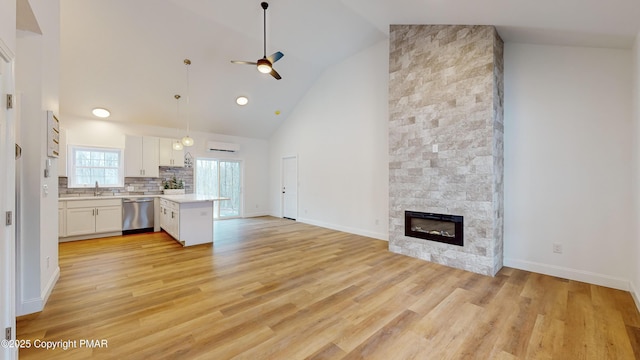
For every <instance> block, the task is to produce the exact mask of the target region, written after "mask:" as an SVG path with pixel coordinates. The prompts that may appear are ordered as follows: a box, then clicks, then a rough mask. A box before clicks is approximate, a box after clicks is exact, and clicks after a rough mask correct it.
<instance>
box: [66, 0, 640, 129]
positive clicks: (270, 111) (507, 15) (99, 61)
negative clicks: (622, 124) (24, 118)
mask: <svg viewBox="0 0 640 360" xmlns="http://www.w3.org/2000/svg"><path fill="white" fill-rule="evenodd" d="M60 3H61V5H60V6H61V41H60V52H61V59H60V62H61V70H60V71H61V72H60V115H61V117H62V118H64V117H74V118H91V117H92V115H91V109H92V108H94V107H99V106H101V107H106V108H108V109H109V110H111V113H112V116H111V118H110V120H109V121H116V122H128V123H139V124H147V125H155V126H163V127H169V128H178V127H179V128H182V129H184V128H185V127H186V126H187V121H188V122H189V125H190V127H191V128H192V129H194V130H199V131H206V132H213V133H219V134H227V135H236V136H246V137H255V138H268V137H269V136H270V135H271V134H272V133H273V131H274V130H275V129H276V128H277V127H278V126H279V125H280V123H281V122H282V121H283V120H284V119H285V118H286V117H287V116H288V114H290V112H291V111H292V109H293V108H294V107H295V106H296V104H297V102H298V101H299V100H300V98H301V97H302V96H304V94H305V92H306V91H307V90H308V89H309V88H310V87H311V86H312V85H313V83H314V82H315V81H316V80H317V79H318V77H319V76H321V75H322V73H323V72H324V71H330V70H331V65H333V64H336V63H338V62H340V61H341V60H343V59H345V58H347V57H349V56H350V55H352V54H355V53H356V52H358V51H360V50H362V49H365V48H367V47H369V46H371V45H373V44H375V43H377V42H379V41H382V40H384V39H386V38H387V37H388V28H389V25H390V24H481V25H487V24H488V25H496V26H497V28H498V32H499V33H500V34H501V36H502V37H503V39H504V40H505V41H506V42H532V43H545V44H557V45H578V46H599V47H615V48H629V47H631V45H632V43H633V40H634V38H635V36H636V35H637V34H638V32H639V31H640V2H638V1H636V0H608V1H601V0H564V1H557V0H538V1H525V0H323V1H310V0H272V1H269V9H268V11H267V55H268V54H271V53H273V52H275V51H282V52H283V53H284V54H285V56H284V57H283V58H282V59H281V60H280V61H278V62H277V63H276V64H275V66H274V67H275V68H276V69H277V71H278V72H279V73H280V75H281V76H282V80H275V79H273V78H272V77H270V76H268V75H264V74H261V73H259V72H258V71H256V69H255V68H254V67H251V66H246V65H236V64H231V62H230V60H249V61H255V60H257V59H258V58H261V57H262V53H263V43H262V40H263V33H262V29H263V23H262V20H263V18H262V15H263V12H262V8H261V7H260V1H258V0H255V1H253V0H252V1H247V0H238V1H229V0H225V1H223V0H206V1H205V0H108V1H104V0H61V1H60ZM185 58H189V59H190V60H191V62H192V65H190V66H189V92H188V94H187V69H186V65H184V64H183V60H184V59H185ZM175 94H180V95H182V99H183V100H182V101H181V102H180V112H179V114H180V115H179V116H178V111H177V102H176V100H175V99H174V95H175ZM187 95H189V96H188V97H189V103H188V105H187V102H186V101H185V100H186V98H187ZM239 95H244V96H247V97H248V98H249V104H248V105H246V106H242V107H241V106H238V105H237V104H236V103H235V99H236V97H237V96H239ZM276 112H280V114H279V115H277V114H276Z"/></svg>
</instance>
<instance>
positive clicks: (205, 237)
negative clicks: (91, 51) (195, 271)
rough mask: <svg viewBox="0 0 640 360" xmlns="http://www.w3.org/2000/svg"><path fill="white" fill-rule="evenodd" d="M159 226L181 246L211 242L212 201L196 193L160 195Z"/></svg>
mask: <svg viewBox="0 0 640 360" xmlns="http://www.w3.org/2000/svg"><path fill="white" fill-rule="evenodd" d="M159 198H160V228H162V229H163V230H164V231H166V232H167V233H168V234H169V235H171V236H172V237H173V238H174V239H176V241H178V242H179V243H180V244H182V245H183V246H191V245H199V244H207V243H213V202H214V201H221V200H229V199H228V198H219V197H211V196H203V195H197V194H186V195H160V196H159Z"/></svg>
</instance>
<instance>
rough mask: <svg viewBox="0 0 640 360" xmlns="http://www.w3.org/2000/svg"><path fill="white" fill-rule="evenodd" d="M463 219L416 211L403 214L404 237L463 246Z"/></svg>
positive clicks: (456, 216) (457, 216)
mask: <svg viewBox="0 0 640 360" xmlns="http://www.w3.org/2000/svg"><path fill="white" fill-rule="evenodd" d="M462 229H463V217H462V216H459V215H445V214H432V213H423V212H416V211H405V212H404V235H405V236H410V237H415V238H420V239H426V240H431V241H437V242H441V243H446V244H451V245H458V246H463V245H464V239H463V233H462Z"/></svg>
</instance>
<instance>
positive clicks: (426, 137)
mask: <svg viewBox="0 0 640 360" xmlns="http://www.w3.org/2000/svg"><path fill="white" fill-rule="evenodd" d="M389 60H390V61H389V73H390V74H389V76H390V77H389V113H390V117H389V121H390V122H389V151H390V154H389V161H390V163H389V193H390V194H389V195H390V199H389V209H390V226H389V232H390V234H389V250H390V251H392V252H396V253H400V254H405V255H408V256H413V257H417V258H420V259H424V260H428V261H432V262H436V263H440V264H443V265H447V266H452V267H456V268H460V269H464V270H468V271H473V272H476V273H480V274H485V275H491V276H493V275H495V274H496V273H497V272H498V270H500V268H501V267H502V242H503V239H502V238H503V212H504V211H503V166H504V161H503V42H502V40H501V39H500V36H499V35H498V33H497V31H496V29H495V28H494V27H493V26H457V25H391V28H390V56H389ZM434 145H437V147H438V149H437V151H435V149H434V147H433V146H434ZM406 210H409V211H420V212H431V213H441V214H450V215H462V216H464V246H462V247H460V246H455V245H449V244H442V243H436V242H432V241H428V240H422V239H416V238H412V237H406V236H404V212H405V211H406Z"/></svg>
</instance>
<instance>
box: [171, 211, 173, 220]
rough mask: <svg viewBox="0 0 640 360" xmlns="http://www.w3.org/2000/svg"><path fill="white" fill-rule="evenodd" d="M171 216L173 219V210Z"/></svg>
mask: <svg viewBox="0 0 640 360" xmlns="http://www.w3.org/2000/svg"><path fill="white" fill-rule="evenodd" d="M171 218H172V219H173V211H172V212H171Z"/></svg>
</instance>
